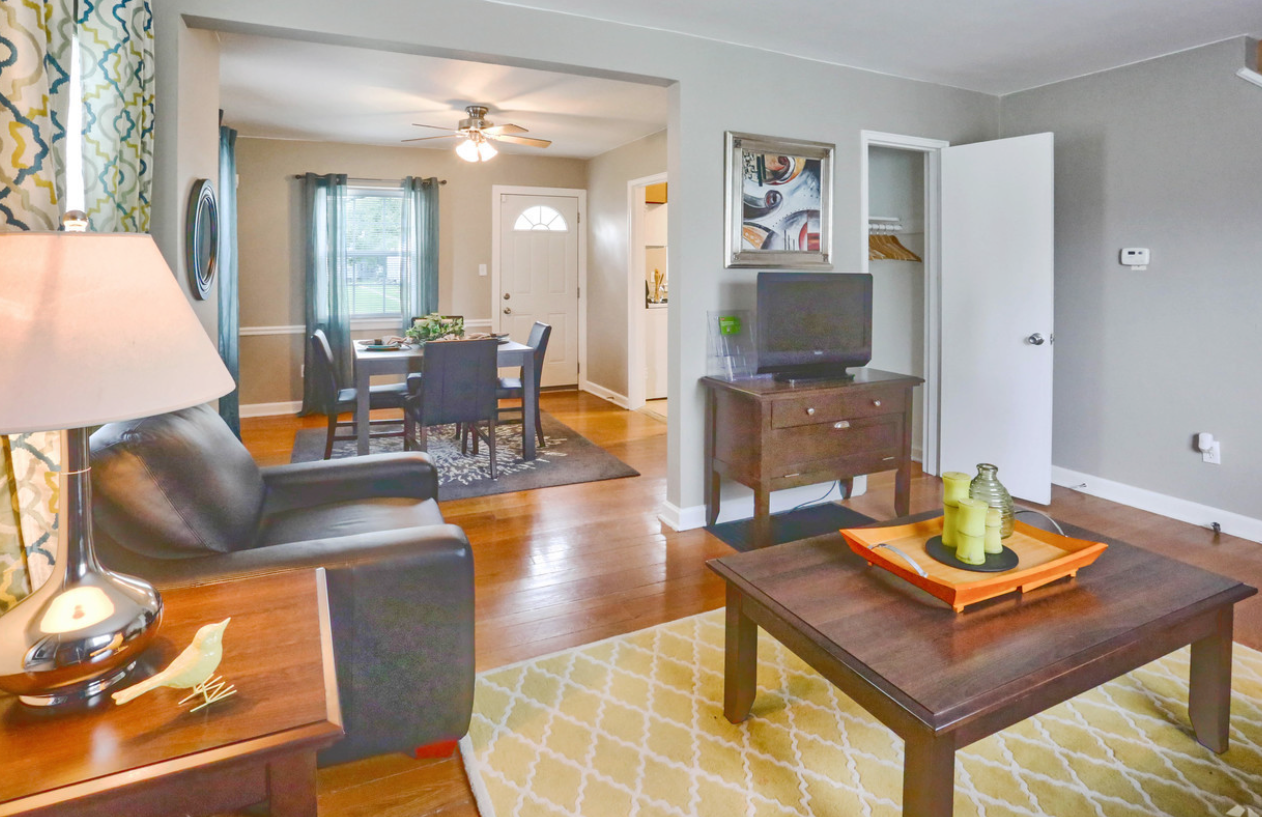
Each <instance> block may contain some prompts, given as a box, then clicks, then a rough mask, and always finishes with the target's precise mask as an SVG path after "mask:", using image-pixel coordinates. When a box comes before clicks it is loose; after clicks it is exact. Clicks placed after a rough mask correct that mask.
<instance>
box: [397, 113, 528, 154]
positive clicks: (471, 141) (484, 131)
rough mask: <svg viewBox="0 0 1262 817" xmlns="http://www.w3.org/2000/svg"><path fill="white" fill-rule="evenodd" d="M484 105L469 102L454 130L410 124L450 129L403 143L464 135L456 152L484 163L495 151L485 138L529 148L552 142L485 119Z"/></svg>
mask: <svg viewBox="0 0 1262 817" xmlns="http://www.w3.org/2000/svg"><path fill="white" fill-rule="evenodd" d="M488 110H489V109H488V108H487V107H486V106H484V105H470V106H468V107H467V108H465V111H466V112H467V113H468V114H469V118H468V119H461V120H460V124H458V125H457V126H456V128H455V130H452V129H451V128H444V127H441V126H439V125H422V124H420V123H419V122H413V123H412V124H413V125H415V126H416V127H418V128H433V129H434V130H445V131H451V132H450V133H446V134H443V135H442V136H418V137H417V138H415V139H404V140H403V141H404V142H424V141H427V140H429V139H450V138H452V137H453V136H455V137H464V141H463V142H461V143H460V144H458V145H456V154H457V155H458V156H459V157H460V158H461V159H464V160H465V161H466V162H485V161H487V160H488V159H491V158H492V157H494V156H495V154H496V153H498V152H499V151H497V150H496V149H495V148H494V147H493V146H492V145H491V143H490V142H488V141H487V140H488V139H494V140H496V141H498V142H511V143H512V144H514V145H527V146H529V147H532V148H546V147H547V146H548V145H550V144H552V142H550V141H548V140H547V139H535V138H533V137H530V136H517V135H516V134H519V133H527V130H526V129H525V128H523V127H521V126H520V125H496V124H494V123H492V122H489V121H487V118H486V115H487V113H488Z"/></svg>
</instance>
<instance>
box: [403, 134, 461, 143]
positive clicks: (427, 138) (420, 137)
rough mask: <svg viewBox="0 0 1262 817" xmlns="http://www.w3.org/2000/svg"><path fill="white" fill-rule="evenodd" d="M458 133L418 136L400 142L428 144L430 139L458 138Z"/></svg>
mask: <svg viewBox="0 0 1262 817" xmlns="http://www.w3.org/2000/svg"><path fill="white" fill-rule="evenodd" d="M459 135H460V134H458V133H448V134H446V135H445V136H418V137H416V138H415V139H400V140H399V141H400V142H428V141H429V140H430V139H451V138H453V137H456V136H459Z"/></svg>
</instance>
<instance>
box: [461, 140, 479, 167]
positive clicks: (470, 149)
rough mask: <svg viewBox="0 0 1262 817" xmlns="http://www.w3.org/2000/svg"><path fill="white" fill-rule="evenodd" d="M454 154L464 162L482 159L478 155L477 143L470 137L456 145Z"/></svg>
mask: <svg viewBox="0 0 1262 817" xmlns="http://www.w3.org/2000/svg"><path fill="white" fill-rule="evenodd" d="M456 155H457V156H459V157H460V158H461V159H464V160H465V161H466V162H480V161H482V157H481V156H479V155H478V145H477V143H476V142H474V141H473V140H472V139H466V140H464V141H463V142H461V143H460V144H458V145H456Z"/></svg>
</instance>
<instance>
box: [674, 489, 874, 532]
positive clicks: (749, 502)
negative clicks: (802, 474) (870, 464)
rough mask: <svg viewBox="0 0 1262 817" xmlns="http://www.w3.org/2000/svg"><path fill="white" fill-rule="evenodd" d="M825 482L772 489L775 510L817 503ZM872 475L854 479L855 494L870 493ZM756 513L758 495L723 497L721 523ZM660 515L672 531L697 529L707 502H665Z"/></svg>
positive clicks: (701, 524)
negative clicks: (682, 506)
mask: <svg viewBox="0 0 1262 817" xmlns="http://www.w3.org/2000/svg"><path fill="white" fill-rule="evenodd" d="M824 490H825V489H824V483H820V484H819V485H802V486H799V487H797V488H785V489H784V490H783V491H772V493H771V512H772V513H773V514H774V513H780V512H781V511H787V510H791V509H793V508H796V507H797V506H798V505H802V504H809V503H813V502H815V501H816V500H819V499H820V498H821V497H822V496H823V495H824ZM867 490H868V478H867V477H855V478H854V492H853V493H852V494H851V496H862V495H863V494H865V493H867ZM840 498H841V494H839V493H838V492H837V491H833V492H832V493H831V494H830V495H829V500H830V501H831V500H837V499H840ZM753 516H754V495H753V492H752V491H750V492H749V493H748V494H746V495H744V496H734V497H723V498H722V500H721V501H720V502H719V522H720V523H722V522H733V521H735V520H738V519H752V518H753ZM657 518H658V519H660V520H662V522H663V523H664V524H665V525H666V526H667V527H669V528H671V529H672V530H681V531H682V530H693V529H695V528H704V527H705V505H691V506H689V507H687V508H681V507H679V506H678V505H674V504H672V503H670V502H663V503H662V511H661V513H659V514H658V515H657Z"/></svg>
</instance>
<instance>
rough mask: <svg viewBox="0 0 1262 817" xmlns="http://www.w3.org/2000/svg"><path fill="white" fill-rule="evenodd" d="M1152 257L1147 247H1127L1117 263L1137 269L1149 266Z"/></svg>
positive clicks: (1120, 254)
mask: <svg viewBox="0 0 1262 817" xmlns="http://www.w3.org/2000/svg"><path fill="white" fill-rule="evenodd" d="M1151 257H1152V256H1151V253H1149V252H1148V248H1147V247H1126V248H1124V249H1123V250H1122V251H1121V253H1119V255H1118V259H1117V261H1118V263H1119V264H1122V265H1123V266H1127V267H1130V268H1131V269H1135V268H1137V267H1146V266H1148V261H1149V259H1150V258H1151Z"/></svg>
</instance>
